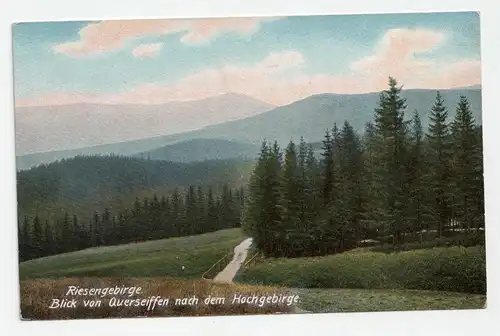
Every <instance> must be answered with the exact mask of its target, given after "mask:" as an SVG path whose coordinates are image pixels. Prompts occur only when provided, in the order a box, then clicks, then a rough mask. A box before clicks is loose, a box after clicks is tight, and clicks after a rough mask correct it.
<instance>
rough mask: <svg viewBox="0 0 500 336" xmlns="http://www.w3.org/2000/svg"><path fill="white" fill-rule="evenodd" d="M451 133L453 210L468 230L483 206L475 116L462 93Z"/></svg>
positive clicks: (480, 215) (477, 222)
mask: <svg viewBox="0 0 500 336" xmlns="http://www.w3.org/2000/svg"><path fill="white" fill-rule="evenodd" d="M451 128H452V137H453V175H452V181H453V187H454V188H453V195H454V197H453V214H454V217H455V219H456V220H457V222H458V223H459V224H460V225H461V226H462V228H463V229H465V230H466V231H467V232H468V231H470V229H471V228H479V227H481V226H482V222H483V221H484V219H483V218H484V210H483V208H482V200H481V199H482V197H483V196H482V194H483V190H482V189H483V188H482V178H483V177H482V158H481V149H480V146H479V144H478V142H477V140H478V139H477V136H476V125H475V120H474V117H473V115H472V111H471V109H470V105H469V102H468V100H467V98H466V97H465V96H460V101H459V102H458V105H457V109H456V114H455V119H454V121H453V123H452V127H451Z"/></svg>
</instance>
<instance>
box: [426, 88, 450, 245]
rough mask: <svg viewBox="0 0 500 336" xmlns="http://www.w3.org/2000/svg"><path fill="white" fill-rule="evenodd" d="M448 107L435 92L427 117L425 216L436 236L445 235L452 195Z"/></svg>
mask: <svg viewBox="0 0 500 336" xmlns="http://www.w3.org/2000/svg"><path fill="white" fill-rule="evenodd" d="M447 118H448V109H447V108H446V107H445V106H444V100H443V97H442V96H441V94H440V92H437V93H436V101H435V102H434V105H433V107H432V109H431V113H430V116H429V119H430V121H429V131H428V133H427V142H428V153H427V154H426V156H427V160H428V176H426V182H427V183H426V184H427V185H428V188H429V192H430V197H429V198H428V199H429V204H428V206H427V207H426V208H428V209H429V215H428V218H429V220H430V221H431V223H432V227H433V228H435V229H436V230H437V234H438V237H442V236H443V235H444V234H445V229H446V226H447V224H448V223H449V222H450V220H451V218H452V208H451V202H452V194H451V188H450V186H451V164H450V162H451V158H452V157H451V147H450V145H451V143H450V131H449V127H448V123H447Z"/></svg>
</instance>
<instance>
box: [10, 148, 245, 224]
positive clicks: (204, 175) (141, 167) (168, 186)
mask: <svg viewBox="0 0 500 336" xmlns="http://www.w3.org/2000/svg"><path fill="white" fill-rule="evenodd" d="M253 164H254V162H253V161H245V160H212V161H204V162H199V163H184V164H182V163H174V162H167V161H155V160H147V159H140V158H130V157H122V156H112V155H106V156H77V157H75V158H72V159H65V160H62V161H58V162H54V163H51V164H49V165H41V166H38V167H36V168H32V169H30V170H27V171H21V172H18V174H17V193H18V210H19V218H20V221H21V220H22V219H23V217H24V216H25V215H28V216H30V217H33V216H35V215H37V214H38V216H39V217H40V218H41V219H42V220H45V219H49V220H52V219H55V218H57V217H58V216H61V215H63V214H64V212H65V211H68V212H70V213H71V214H76V215H78V217H81V219H84V220H87V219H89V218H90V217H89V215H90V214H91V213H92V212H93V211H94V210H96V211H99V212H101V211H103V210H104V208H105V207H108V208H110V209H112V210H119V209H121V208H128V207H130V206H132V204H133V202H134V199H135V197H146V196H148V197H152V195H153V194H154V193H156V194H158V195H159V196H161V195H168V194H170V193H171V192H173V190H174V188H175V187H179V188H180V190H185V189H186V188H187V187H188V186H190V185H201V186H204V187H207V186H208V185H212V186H213V187H214V188H217V189H216V190H215V191H216V192H220V191H221V190H220V186H222V185H223V184H225V183H227V184H228V185H229V186H230V187H232V188H234V187H239V186H243V185H245V184H246V183H247V181H248V176H249V174H250V172H251V169H252V167H253Z"/></svg>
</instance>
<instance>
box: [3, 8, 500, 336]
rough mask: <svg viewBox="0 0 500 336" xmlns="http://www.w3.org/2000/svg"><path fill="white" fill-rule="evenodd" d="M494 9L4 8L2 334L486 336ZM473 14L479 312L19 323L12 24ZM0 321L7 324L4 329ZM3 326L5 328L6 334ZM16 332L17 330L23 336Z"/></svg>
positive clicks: (493, 219) (493, 209) (493, 215)
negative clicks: (478, 112)
mask: <svg viewBox="0 0 500 336" xmlns="http://www.w3.org/2000/svg"><path fill="white" fill-rule="evenodd" d="M494 4H495V2H494V1H491V0H488V1H486V0H485V1H477V0H476V1H472V0H468V1H463V0H439V1H436V0H419V1H401V0H399V1H394V0H391V1H383V2H382V1H372V0H366V1H359V0H350V1H346V2H338V1H329V0H323V1H319V0H308V1H295V2H292V0H288V1H287V0H274V1H269V0H252V1H246V2H245V3H238V2H237V1H234V0H225V1H222V0H197V1H196V0H175V1H172V0H136V1H131V0H119V1H117V0H85V1H83V0H82V1H78V2H76V1H74V0H73V1H68V0H57V1H56V0H43V1H40V0H31V1H28V0H15V1H5V2H4V3H3V4H2V11H1V14H0V15H1V17H2V20H1V35H0V39H1V43H0V46H1V51H2V55H1V57H0V74H2V76H3V79H2V85H1V87H2V90H0V97H1V106H2V109H1V110H0V111H1V112H0V114H1V117H2V121H1V122H0V144H1V146H0V151H1V158H2V161H1V162H2V164H1V166H0V169H1V174H0V178H1V182H0V186H1V194H0V197H1V198H0V209H1V211H0V215H1V217H0V218H1V224H2V229H3V230H2V237H3V239H2V242H1V244H0V248H1V251H0V256H1V257H0V261H1V266H0V270H1V274H2V286H1V287H0V288H1V294H2V295H0V305H1V308H2V314H1V318H2V322H1V323H0V325H2V327H3V329H4V330H5V331H6V332H9V331H10V332H9V334H12V331H13V330H15V331H16V334H17V333H20V332H23V334H24V333H27V334H28V333H36V335H50V334H52V333H54V332H56V333H57V334H59V331H60V333H61V334H63V335H64V334H68V333H71V335H97V334H102V333H109V334H115V335H117V334H118V333H120V334H124V335H128V334H134V335H138V334H139V333H151V332H155V333H161V334H164V335H168V334H171V335H172V334H177V335H202V334H209V335H210V334H212V333H213V334H214V335H237V336H243V335H254V336H255V335H259V334H263V335H268V334H269V335H271V334H273V335H285V334H297V335H305V334H308V335H342V336H343V335H364V334H366V335H384V336H389V335H398V336H399V335H426V336H427V335H440V336H442V335H454V336H458V335H471V334H477V335H494V334H498V332H497V330H496V328H495V325H494V324H493V323H494V317H498V316H500V314H498V311H499V302H498V285H497V284H499V283H500V281H499V275H498V267H497V263H496V260H499V259H498V257H499V248H500V247H499V243H498V241H495V238H496V237H499V235H498V232H499V228H498V223H499V222H500V220H499V215H498V209H499V208H498V207H497V205H496V202H495V200H497V199H500V197H499V192H498V186H499V185H500V183H498V180H497V179H496V174H497V172H499V171H500V169H499V168H500V166H499V159H498V156H499V154H500V153H499V151H498V150H497V148H496V146H495V145H496V144H498V143H499V141H498V140H499V139H498V137H497V134H498V125H499V124H498V119H499V117H498V115H499V113H500V112H499V111H498V99H495V98H498V92H499V86H498V81H497V79H498V78H500V71H499V65H498V63H499V60H500V55H499V53H498V48H497V43H498V41H500V33H499V32H500V27H499V26H498V21H500V20H499V19H498V12H497V11H496V7H495V6H494ZM432 11H479V12H480V13H481V34H482V37H481V44H482V55H481V58H482V68H483V80H482V85H483V125H484V157H485V169H484V171H485V190H486V199H485V202H486V210H487V211H486V222H487V225H486V227H487V229H486V232H487V265H488V271H487V276H488V308H487V309H485V310H477V311H442V312H438V311H434V312H396V313H351V314H321V315H320V314H316V315H303V316H299V315H290V316H251V317H217V318H211V317H205V318H161V319H160V318H155V319H153V318H149V319H120V320H116V319H113V320H92V321H90V320H87V321H81V320H80V321H60V322H21V321H20V320H19V285H18V277H17V274H18V265H17V232H16V224H15V223H16V221H17V220H16V205H17V204H16V194H15V186H16V184H15V154H14V148H15V146H14V139H15V137H14V113H13V92H12V90H13V85H12V55H11V23H13V22H23V21H61V20H89V19H91V20H98V19H103V18H107V19H120V18H139V17H144V18H145V17H148V18H159V17H207V16H211V17H221V16H275V15H304V14H346V13H388V12H432ZM3 319H5V320H6V321H5V323H3V322H4V321H3ZM7 326H9V327H11V328H8V329H10V330H9V331H7V330H8V329H7ZM21 330H22V331H21ZM488 331H489V333H488Z"/></svg>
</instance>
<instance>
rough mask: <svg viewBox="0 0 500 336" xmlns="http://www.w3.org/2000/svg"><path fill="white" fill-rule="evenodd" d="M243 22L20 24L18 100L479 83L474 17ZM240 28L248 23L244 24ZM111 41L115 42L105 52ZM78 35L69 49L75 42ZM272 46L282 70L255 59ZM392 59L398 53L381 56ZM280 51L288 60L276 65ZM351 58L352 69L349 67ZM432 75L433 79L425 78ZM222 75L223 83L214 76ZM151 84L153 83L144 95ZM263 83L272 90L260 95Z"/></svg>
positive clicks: (295, 94)
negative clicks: (191, 36) (140, 52)
mask: <svg viewBox="0 0 500 336" xmlns="http://www.w3.org/2000/svg"><path fill="white" fill-rule="evenodd" d="M244 20H245V19H242V20H240V21H235V22H234V24H233V23H226V22H224V21H223V20H218V21H217V22H216V23H215V24H214V25H212V24H210V25H204V24H198V22H197V21H190V22H188V23H186V24H184V25H181V24H179V25H177V26H182V27H181V28H179V27H177V26H176V27H177V28H175V29H170V30H168V29H165V27H170V23H169V22H167V21H168V20H165V21H163V22H158V27H159V28H158V27H155V24H150V22H151V21H149V23H148V22H147V21H145V20H141V22H143V23H144V24H142V23H141V24H134V23H131V26H129V25H128V23H129V22H125V23H123V24H122V26H120V25H119V24H120V23H119V22H114V23H113V22H112V23H111V25H108V26H106V25H103V23H102V22H46V23H19V24H16V25H14V26H13V53H14V76H15V78H14V81H15V96H16V102H17V101H20V102H25V103H26V104H30V99H31V104H52V103H55V102H54V98H53V97H55V96H54V95H55V94H57V97H62V96H63V95H66V96H64V99H62V100H63V101H67V100H69V101H70V100H71V99H77V100H78V101H82V100H85V99H98V100H100V101H103V102H104V101H106V100H110V99H111V98H110V97H112V99H111V100H112V101H116V102H123V103H134V99H136V100H137V101H140V100H141V99H142V100H144V99H146V100H147V99H149V100H151V102H152V103H153V100H155V101H156V97H155V99H152V98H151V97H153V96H154V95H161V94H162V92H164V93H165V100H192V99H198V98H203V97H204V96H210V95H216V94H220V93H224V92H231V91H237V92H240V93H242V94H248V95H251V96H254V97H255V98H258V99H261V100H265V101H268V102H270V103H273V104H277V105H279V104H284V103H287V102H289V101H293V100H295V99H300V98H302V97H303V96H307V95H309V94H311V93H319V92H321V91H323V92H336V91H338V92H343V90H345V93H349V92H351V91H352V93H356V92H364V91H373V90H378V89H379V88H380V85H381V84H380V82H381V81H382V80H381V79H380V78H378V77H377V76H379V75H382V76H384V78H386V76H388V75H394V76H396V78H398V76H397V75H399V78H398V79H400V81H401V80H402V81H403V82H404V84H405V85H406V86H408V85H409V86H410V87H430V88H431V87H432V88H433V87H434V86H438V87H454V86H457V87H459V86H466V85H474V84H479V83H480V71H479V69H480V67H479V65H480V44H479V43H480V31H479V16H478V14H477V13H470V12H468V13H467V12H463V13H432V14H427V13H425V14H387V15H380V14H376V15H337V16H303V17H286V18H280V19H278V20H272V21H265V20H264V21H260V20H254V21H251V22H244ZM89 24H94V27H93V28H95V29H94V30H93V31H92V34H93V35H92V36H91V37H89V39H88V41H86V40H85V38H80V35H79V32H80V30H81V29H83V28H85V27H86V26H88V25H89ZM113 25H114V26H113ZM248 25H249V26H252V25H253V26H252V27H253V28H252V29H249V30H246V28H245V27H247V26H248ZM117 27H118V28H117ZM130 27H132V28H130ZM210 29H212V30H210ZM167 30H168V31H167ZM190 32H194V33H196V34H201V35H200V36H201V38H202V39H203V41H201V42H199V41H198V42H193V43H191V42H190V43H186V42H185V41H184V40H183V37H184V36H186V34H188V33H190ZM211 32H212V33H211ZM115 35H120V36H115ZM121 35H123V36H121ZM82 36H83V35H82ZM114 39H118V40H119V41H120V43H119V46H114V47H109V48H108V44H109V46H110V45H111V44H110V43H111V42H113V41H114ZM384 39H386V40H385V41H387V43H386V44H384ZM79 40H80V45H79V46H78V47H77V48H76V47H75V44H73V45H72V44H71V43H72V42H75V41H79ZM95 41H98V45H97V49H95V47H96V44H95V43H94V42H95ZM99 41H103V42H102V43H101V42H99ZM106 41H108V42H110V41H111V42H110V43H108V42H106ZM99 43H100V44H99ZM107 43H108V44H107ZM141 45H143V46H144V48H145V49H148V48H152V49H151V50H152V51H151V54H149V57H146V56H148V55H146V56H145V57H137V56H134V52H133V51H134V49H135V48H137V47H138V46H141ZM58 46H59V47H58ZM154 46H156V47H157V48H155V47H154ZM80 47H82V48H83V49H81V48H80ZM75 48H76V49H75ZM79 48H80V49H79ZM92 48H94V49H95V50H94V49H92ZM384 48H385V49H384ZM153 49H154V50H153ZM74 50H77V51H76V52H73V51H74ZM78 50H80V51H78ZM82 50H83V51H82ZM148 50H149V49H148ZM384 50H385V51H384ZM273 54H274V55H275V56H276V57H275V59H276V60H280V61H278V63H280V65H279V66H277V67H279V68H280V71H276V72H275V73H270V72H269V71H267V70H265V69H266V67H265V66H264V67H262V66H261V67H259V66H258V65H259V64H261V65H262V64H267V63H266V62H267V61H269V56H270V55H273ZM394 55H398V59H394V60H390V59H386V58H390V57H391V56H394ZM280 57H283V58H280ZM384 57H385V58H384ZM281 59H282V60H283V64H285V63H286V62H289V63H290V64H288V65H287V66H283V69H281V67H282V66H281V64H282V63H281ZM266 60H267V61H266ZM356 62H359V64H360V65H359V67H355V66H354V68H355V69H354V70H353V64H355V63H356ZM392 63H395V64H394V66H393V65H391V64H392ZM424 63H425V64H424ZM274 66H275V65H274ZM436 71H437V72H438V74H436ZM264 72H265V73H264ZM379 72H380V74H379ZM436 75H438V77H439V79H440V80H437V81H436V80H435V78H433V77H435V76H436ZM221 76H222V77H221ZM401 77H402V78H401ZM220 78H225V79H227V83H226V84H224V85H222V84H220ZM478 81H479V83H478ZM343 83H347V84H345V85H343ZM362 83H363V85H362ZM365 83H369V85H368V84H366V85H365ZM148 87H149V88H153V89H154V90H153V91H147V88H148ZM269 90H272V91H274V96H276V98H273V97H272V96H271V95H266V94H265V92H269ZM280 90H281V91H280ZM137 92H140V93H141V94H136V93H137ZM287 92H290V93H287ZM75 95H76V97H77V98H75ZM134 95H135V96H134ZM33 97H38V98H37V100H35V101H34V100H33ZM44 97H45V98H44ZM47 97H52V100H51V99H49V98H47ZM134 97H135V98H134ZM108 98H109V99H108ZM56 100H57V99H56Z"/></svg>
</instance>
